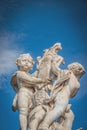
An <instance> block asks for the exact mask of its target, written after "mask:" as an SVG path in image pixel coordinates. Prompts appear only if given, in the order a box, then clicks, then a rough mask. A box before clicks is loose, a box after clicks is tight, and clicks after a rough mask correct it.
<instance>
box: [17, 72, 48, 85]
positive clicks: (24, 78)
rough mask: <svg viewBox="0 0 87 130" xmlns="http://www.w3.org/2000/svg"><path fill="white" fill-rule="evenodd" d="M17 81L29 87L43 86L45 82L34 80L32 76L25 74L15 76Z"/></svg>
mask: <svg viewBox="0 0 87 130" xmlns="http://www.w3.org/2000/svg"><path fill="white" fill-rule="evenodd" d="M17 79H19V80H20V81H22V82H25V83H26V84H29V87H30V86H32V85H39V84H45V83H46V81H44V80H42V79H40V78H36V77H34V76H31V75H29V74H26V73H25V72H19V73H18V74H17Z"/></svg>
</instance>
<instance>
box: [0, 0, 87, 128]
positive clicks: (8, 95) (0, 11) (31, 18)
mask: <svg viewBox="0 0 87 130" xmlns="http://www.w3.org/2000/svg"><path fill="white" fill-rule="evenodd" d="M55 42H61V43H62V47H63V50H62V51H60V52H59V54H60V55H62V56H63V57H64V59H65V63H66V64H65V65H64V66H61V67H62V68H66V67H67V65H68V64H69V63H72V62H74V61H78V62H80V63H81V64H82V65H83V66H84V67H85V69H86V70H87V61H86V59H87V45H86V44H87V1H86V0H73V1H72V0H66V1H64V0H26V1H24V0H3V1H0V130H6V129H9V130H18V129H19V120H18V112H16V113H14V112H12V110H11V104H12V100H13V97H14V95H15V92H14V91H13V89H12V87H11V85H10V78H11V76H12V73H14V72H15V71H16V70H17V68H16V65H15V60H16V58H17V57H18V56H19V55H20V54H22V53H30V54H31V55H32V57H33V58H34V60H36V57H37V56H39V55H42V54H43V52H42V51H43V50H44V49H46V48H49V47H51V46H52V45H53V44H54V43H55ZM34 70H35V66H34ZM34 70H33V71H34ZM86 79H87V74H85V75H84V76H83V77H82V79H81V82H80V83H81V88H80V90H79V92H78V94H77V96H76V97H75V98H74V99H72V100H71V101H70V102H71V103H72V110H73V111H74V113H75V121H74V124H73V130H75V129H76V128H79V127H83V129H84V130H87V119H86V117H87V101H86V100H87V85H86Z"/></svg>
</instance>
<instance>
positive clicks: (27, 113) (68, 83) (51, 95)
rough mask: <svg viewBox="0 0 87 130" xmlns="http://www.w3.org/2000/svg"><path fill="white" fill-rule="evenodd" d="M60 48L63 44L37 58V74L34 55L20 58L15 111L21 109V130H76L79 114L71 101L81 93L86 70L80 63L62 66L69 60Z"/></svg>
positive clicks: (14, 79) (15, 80) (14, 82)
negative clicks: (75, 125)
mask: <svg viewBox="0 0 87 130" xmlns="http://www.w3.org/2000/svg"><path fill="white" fill-rule="evenodd" d="M59 50H62V46H61V43H56V44H54V45H53V46H52V47H50V48H48V49H46V50H44V51H43V56H42V57H41V56H38V57H37V64H36V67H37V69H36V71H35V72H34V73H33V74H29V71H30V70H31V69H32V68H33V64H34V61H33V58H32V57H31V55H30V54H22V55H20V56H19V58H18V59H17V60H16V65H17V67H18V71H16V72H15V73H14V74H13V76H12V78H11V85H12V87H13V89H14V90H15V92H16V95H15V97H14V100H13V104H12V110H13V111H16V110H18V111H19V121H20V129H21V130H27V128H28V130H72V124H73V120H74V117H75V116H74V113H73V111H72V110H71V104H69V100H70V98H73V97H74V96H75V95H76V94H77V92H78V90H79V88H80V82H79V79H80V78H81V77H82V76H83V75H84V73H85V69H84V67H83V66H82V65H81V64H80V63H78V62H74V63H71V64H69V65H68V66H67V69H65V70H62V69H60V65H61V64H64V63H65V61H64V58H63V57H62V56H60V55H58V51H59ZM57 118H58V121H55V120H56V119H57Z"/></svg>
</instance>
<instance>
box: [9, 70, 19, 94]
mask: <svg viewBox="0 0 87 130" xmlns="http://www.w3.org/2000/svg"><path fill="white" fill-rule="evenodd" d="M10 83H11V85H12V87H13V89H14V91H15V92H18V85H17V72H15V73H14V74H13V75H12V78H11V81H10Z"/></svg>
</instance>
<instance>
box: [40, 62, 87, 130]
mask: <svg viewBox="0 0 87 130" xmlns="http://www.w3.org/2000/svg"><path fill="white" fill-rule="evenodd" d="M66 71H67V70H66ZM68 71H69V78H68V79H67V80H66V81H64V82H63V83H62V84H61V85H62V86H63V87H62V89H61V90H60V91H58V93H56V95H55V103H54V108H53V109H52V110H51V111H49V112H48V113H47V114H46V116H45V118H44V120H43V122H42V123H41V125H40V126H39V130H49V126H50V125H51V123H52V122H53V121H54V120H55V119H56V118H57V117H60V116H61V115H62V114H63V113H64V111H65V109H66V107H67V105H68V102H69V99H70V98H72V97H74V96H75V95H76V93H77V92H78V90H79V88H80V83H79V79H80V78H81V77H82V75H83V74H84V73H85V70H84V68H83V66H82V65H81V64H79V63H77V62H75V63H72V64H70V65H68ZM63 72H64V71H63ZM62 78H63V77H62ZM57 84H58V82H57ZM57 84H55V86H54V89H55V87H56V88H57ZM53 95H54V94H53Z"/></svg>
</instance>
